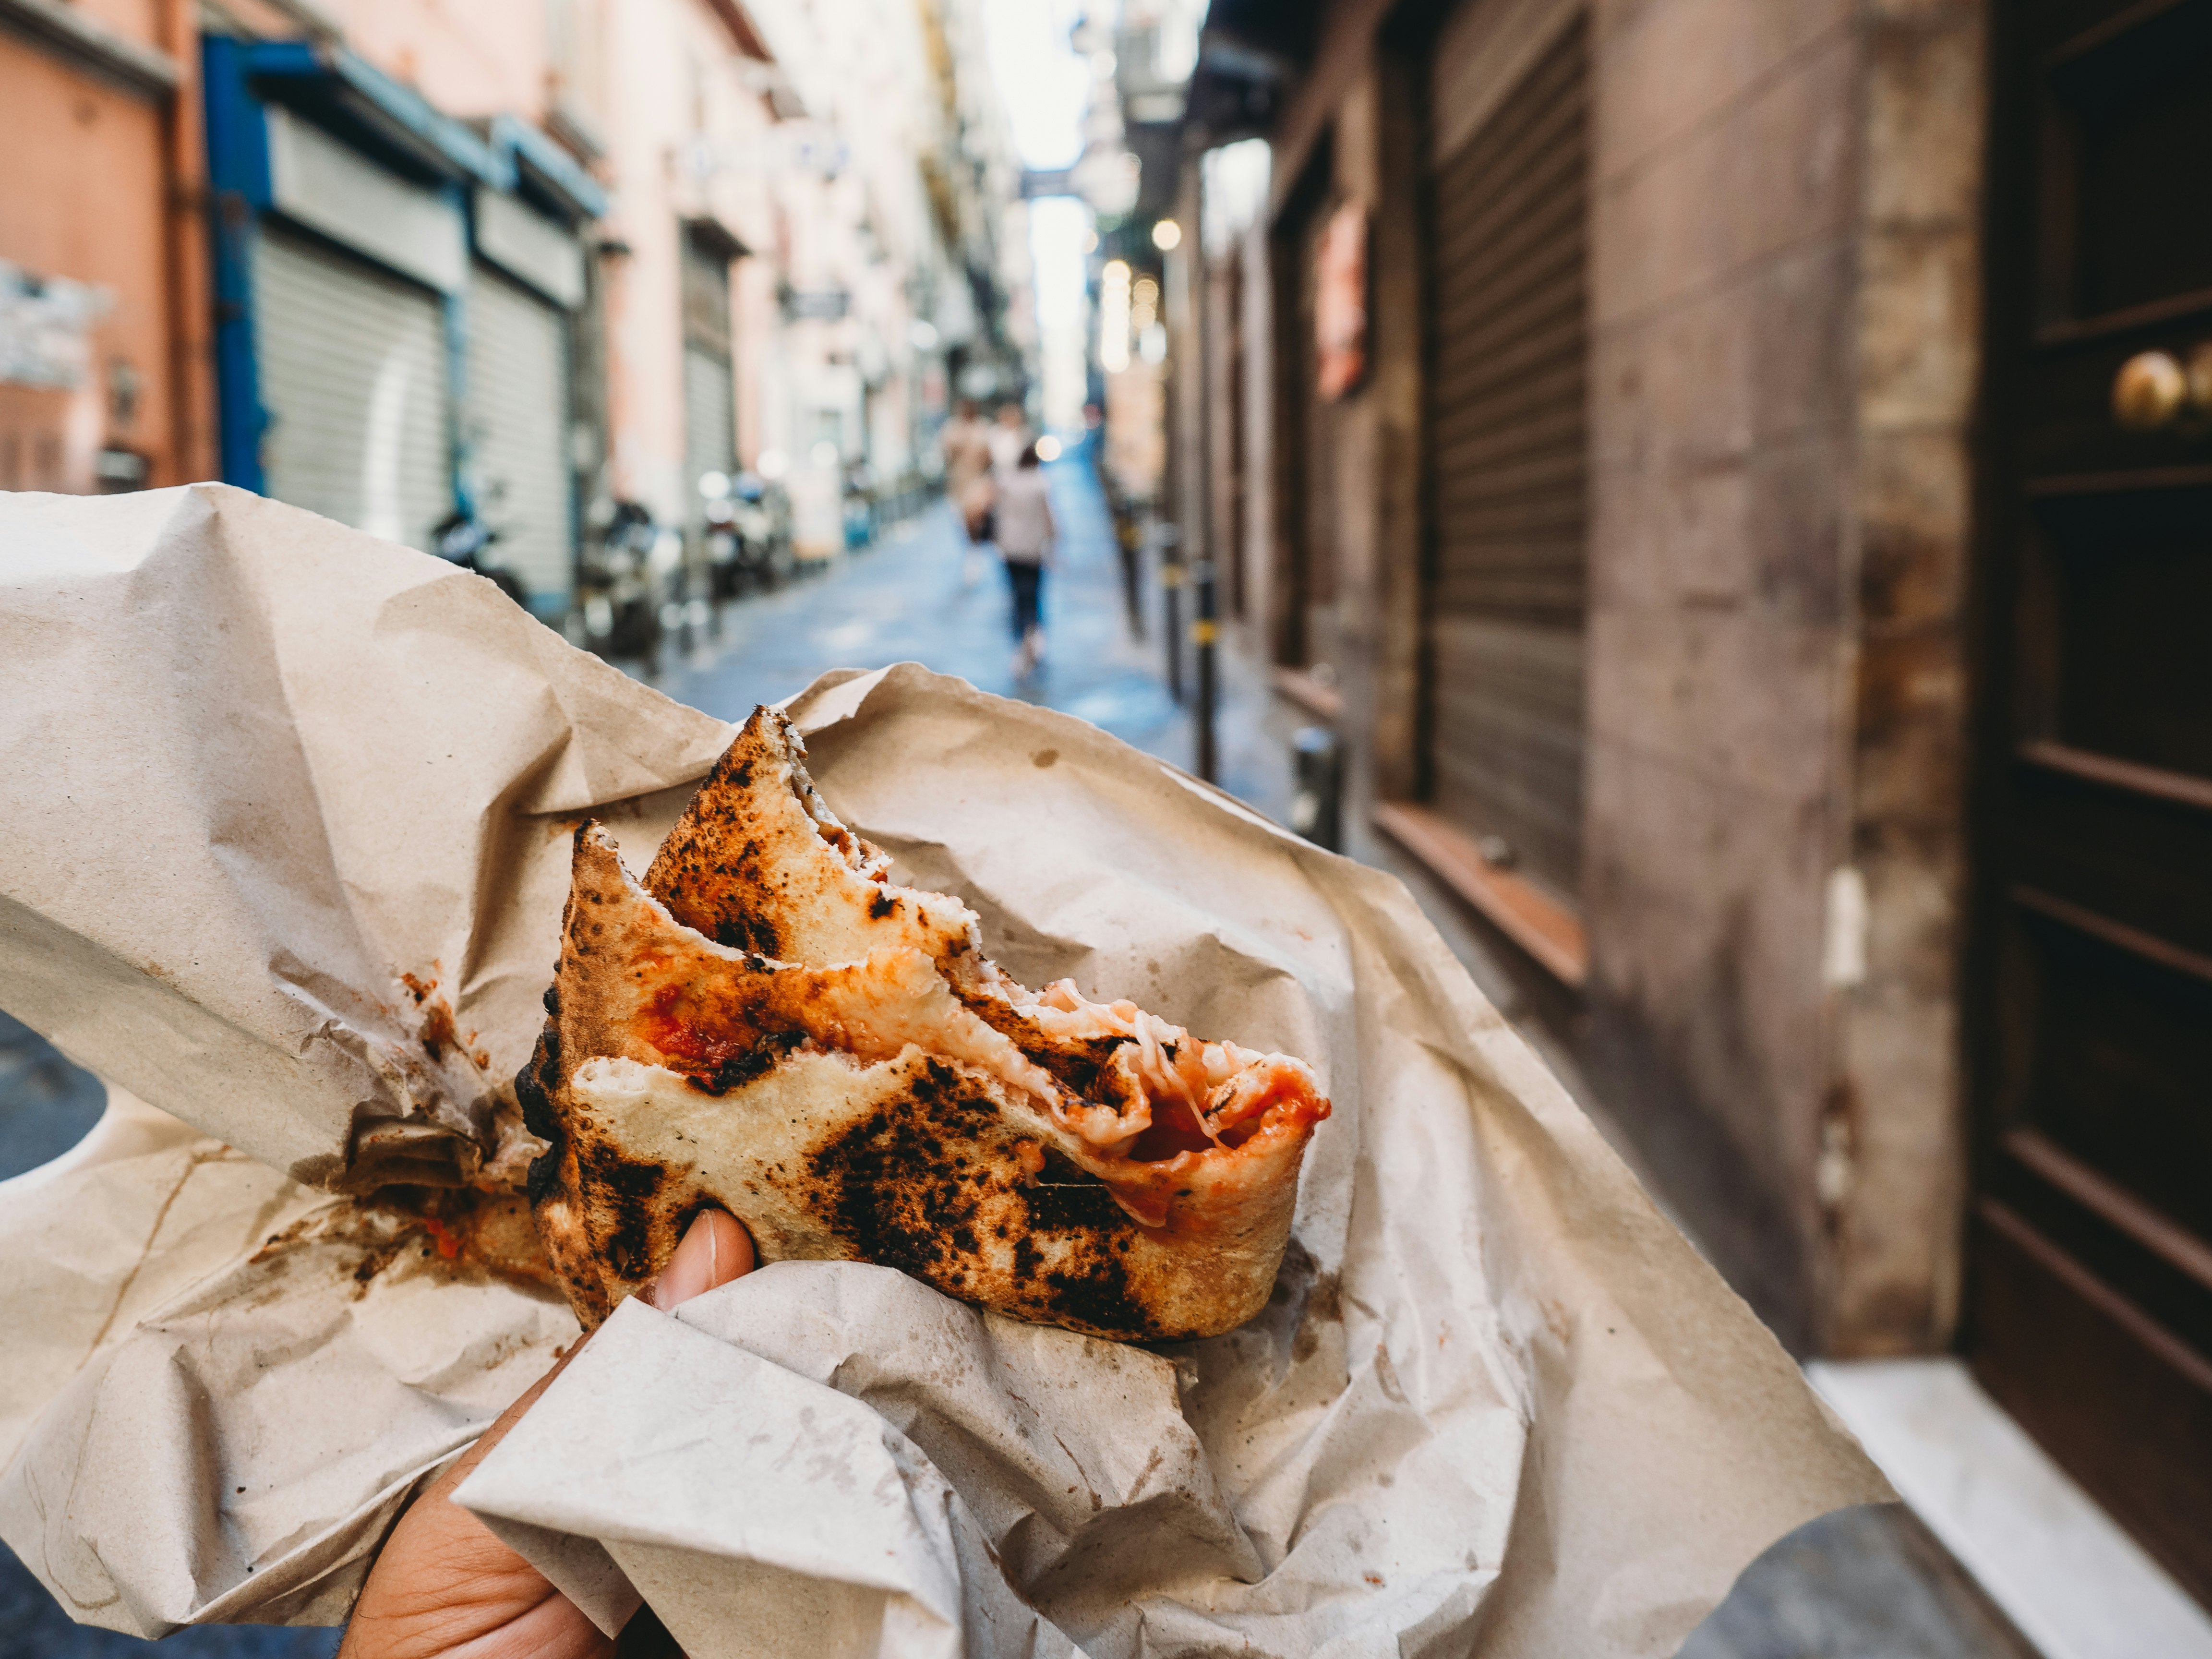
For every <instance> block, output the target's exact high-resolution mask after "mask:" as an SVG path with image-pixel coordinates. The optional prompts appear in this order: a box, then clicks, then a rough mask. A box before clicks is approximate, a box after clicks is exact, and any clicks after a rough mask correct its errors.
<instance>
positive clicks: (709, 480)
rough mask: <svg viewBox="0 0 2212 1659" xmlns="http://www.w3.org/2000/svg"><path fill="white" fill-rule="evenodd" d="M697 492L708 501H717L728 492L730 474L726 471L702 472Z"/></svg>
mask: <svg viewBox="0 0 2212 1659" xmlns="http://www.w3.org/2000/svg"><path fill="white" fill-rule="evenodd" d="M699 493H700V494H701V495H704V496H705V497H706V498H707V499H708V501H720V500H721V499H722V497H723V496H725V495H728V494H729V493H730V475H729V474H728V473H726V472H702V473H701V474H700V475H699Z"/></svg>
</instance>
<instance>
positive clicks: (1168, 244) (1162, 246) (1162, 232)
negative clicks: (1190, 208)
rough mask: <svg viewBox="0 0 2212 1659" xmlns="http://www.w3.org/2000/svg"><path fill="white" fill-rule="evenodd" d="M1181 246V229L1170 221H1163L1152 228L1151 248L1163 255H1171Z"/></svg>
mask: <svg viewBox="0 0 2212 1659" xmlns="http://www.w3.org/2000/svg"><path fill="white" fill-rule="evenodd" d="M1152 246H1154V247H1156V248H1158V249H1159V251H1160V252H1163V253H1171V252H1174V251H1175V250H1176V248H1178V247H1180V246H1182V226H1181V225H1179V224H1177V223H1176V222H1175V221H1174V220H1172V219H1163V220H1161V221H1160V222H1159V223H1158V224H1156V225H1154V226H1153V227H1152Z"/></svg>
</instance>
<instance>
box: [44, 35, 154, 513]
mask: <svg viewBox="0 0 2212 1659" xmlns="http://www.w3.org/2000/svg"><path fill="white" fill-rule="evenodd" d="M137 9H140V10H143V11H146V12H149V13H150V12H151V11H152V9H153V8H152V6H151V5H150V3H149V4H146V5H144V6H142V7H139V8H137ZM102 10H103V11H108V12H116V13H118V14H122V15H125V16H127V15H128V14H129V13H130V12H131V10H132V8H131V6H130V5H127V4H125V3H123V0H113V3H110V4H108V5H106V6H104V7H103V8H102ZM166 123H167V114H166V112H165V111H164V110H163V109H162V108H161V106H157V105H155V104H152V103H149V102H147V101H144V100H141V99H138V98H136V97H134V96H132V95H131V94H129V93H125V92H122V91H119V90H118V89H116V88H112V87H111V86H109V85H108V84H106V82H100V81H95V80H93V79H90V78H89V77H88V76H84V75H82V74H81V73H80V72H78V71H77V70H74V69H72V68H70V66H69V65H68V64H65V63H63V62H62V61H60V60H58V59H57V58H54V57H52V56H51V55H49V54H48V53H46V52H43V51H41V50H40V49H39V48H38V47H36V46H32V45H29V44H27V42H25V41H23V40H20V39H19V38H17V37H15V36H14V35H12V34H0V155H6V156H7V157H8V167H7V171H6V173H5V175H4V177H0V258H5V259H9V260H11V261H13V262H14V263H15V264H18V265H20V266H22V267H23V268H25V269H26V270H29V271H31V272H33V274H35V275H37V276H66V277H70V278H73V279H75V280H76V281H78V282H82V283H96V284H99V285H100V286H101V287H103V288H105V289H108V290H110V291H111V292H112V296H113V303H112V307H111V308H110V309H109V311H108V313H106V317H105V319H103V320H102V321H100V323H99V324H98V325H96V326H95V327H94V331H93V335H92V338H93V352H92V373H91V374H89V375H88V377H87V380H86V383H85V384H84V385H82V386H78V387H76V388H75V389H74V390H71V391H51V390H44V389H35V388H32V387H27V386H0V489H65V490H71V491H83V490H88V489H91V488H92V487H93V474H92V464H93V457H94V452H96V451H97V450H98V449H99V448H100V447H101V446H102V445H103V444H115V445H118V446H121V447H128V448H131V449H134V450H137V451H138V452H140V453H143V454H144V455H146V456H147V457H148V458H149V461H150V463H151V471H150V476H149V483H154V484H165V483H177V482H179V481H180V467H179V459H178V457H177V455H176V453H175V430H174V425H175V414H176V411H175V409H174V406H173V398H174V388H173V380H172V377H173V373H174V369H175V358H174V355H173V351H172V343H173V342H172V338H171V326H172V325H171V312H170V299H169V282H170V274H169V269H168V265H169V258H168V248H167V212H168V209H167V203H166V199H165V196H166V192H165V188H164V173H165V167H166V161H165V154H166V150H165V144H166V136H165V126H166ZM118 364H122V365H127V366H128V367H129V368H131V370H133V371H135V372H136V374H137V383H138V388H139V390H138V395H137V407H136V409H135V410H132V411H128V413H129V415H130V418H129V419H128V421H127V422H124V421H121V420H119V419H118V416H120V415H122V414H124V413H125V412H126V411H124V410H118V409H116V408H115V407H114V401H115V400H114V399H112V398H111V397H110V395H109V385H110V380H111V374H112V369H113V368H114V366H116V365H118Z"/></svg>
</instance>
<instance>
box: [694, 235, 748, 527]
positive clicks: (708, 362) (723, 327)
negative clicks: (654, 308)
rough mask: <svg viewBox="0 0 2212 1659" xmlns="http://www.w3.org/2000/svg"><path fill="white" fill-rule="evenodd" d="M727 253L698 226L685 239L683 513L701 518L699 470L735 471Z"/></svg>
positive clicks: (734, 391) (696, 521) (697, 522)
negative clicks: (684, 503) (684, 501)
mask: <svg viewBox="0 0 2212 1659" xmlns="http://www.w3.org/2000/svg"><path fill="white" fill-rule="evenodd" d="M730 346H731V340H730V251H729V249H728V248H727V247H726V246H720V245H719V244H717V243H716V242H715V241H714V239H713V238H712V236H711V235H709V234H706V233H705V232H703V231H702V228H701V227H698V226H693V227H691V228H689V229H688V230H687V231H686V234H685V235H684V495H685V498H686V506H685V508H684V515H685V518H686V519H687V520H688V521H689V522H690V524H691V525H692V526H694V528H695V529H696V527H697V526H699V525H700V524H702V522H703V513H704V508H705V505H706V504H705V502H704V501H702V499H701V498H700V495H699V478H700V475H701V474H702V473H707V472H729V471H733V470H734V469H735V467H736V464H737V453H738V432H737V389H736V376H735V374H733V373H732V369H731V362H730Z"/></svg>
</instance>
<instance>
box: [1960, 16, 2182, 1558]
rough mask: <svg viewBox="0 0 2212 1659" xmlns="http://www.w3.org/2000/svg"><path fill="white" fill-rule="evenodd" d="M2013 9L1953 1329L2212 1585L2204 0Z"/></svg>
mask: <svg viewBox="0 0 2212 1659" xmlns="http://www.w3.org/2000/svg"><path fill="white" fill-rule="evenodd" d="M1993 11H1994V13H1995V14H1996V18H1997V28H1998V33H1997V35H1996V40H1995V42H1994V45H1995V48H1996V50H1995V55H1994V58H1993V60H1992V61H1993V64H1994V66H1995V71H1996V94H1997V96H1996V122H1995V125H1994V128H1993V134H1994V142H1993V148H1992V152H1991V158H1992V216H1991V222H1990V225H1991V235H1990V277H1989V290H1988V294H1989V307H1990V365H1989V367H1990V400H1989V410H1990V422H1989V426H1990V449H1989V457H1988V474H1987V488H1986V490H1985V492H1984V501H1985V507H1986V517H1987V531H1988V537H1987V544H1988V548H1989V560H1988V566H1987V569H1986V580H1985V583H1984V592H1985V597H1986V603H1987V605H1988V610H1987V611H1986V613H1985V614H1986V616H1987V617H1988V619H1989V626H1988V629H1987V638H1988V642H1989V657H1988V665H1989V672H1988V674H1987V676H1986V680H1985V684H1986V696H1985V699H1984V701H1985V704H1986V724H1985V741H1984V746H1983V757H1984V774H1983V779H1982V784H1983V787H1982V792H1981V802H1982V810H1981V820H1982V828H1981V835H1980V853H1981V857H1980V860H1979V864H1980V875H1981V880H1980V883H1979V889H1980V917H1979V921H1980V926H1979V929H1978V932H1979V938H1980V945H1979V950H1978V957H1977V960H1976V963H1975V966H1974V972H1973V979H1974V981H1975V983H1976V986H1977V987H1978V996H1979V999H1980V1001H1981V1004H1982V1006H1981V1007H1980V1010H1979V1012H1980V1014H1981V1016H1982V1018H1981V1020H1980V1029H1981V1031H1982V1033H1983V1036H1982V1039H1981V1041H1980V1042H1978V1055H1977V1060H1978V1066H1977V1076H1978V1092H1979V1094H1980V1097H1981V1115H1980V1128H1981V1132H1982V1133H1981V1146H1980V1147H1979V1154H1978V1173H1977V1186H1978V1191H1977V1193H1976V1195H1975V1201H1974V1204H1973V1206H1972V1221H1971V1229H1972V1237H1971V1250H1970V1257H1969V1261H1970V1273H1971V1279H1970V1299H1969V1304H1968V1307H1967V1321H1966V1346H1967V1351H1968V1353H1969V1355H1970V1357H1971V1359H1972V1364H1973V1367H1974V1370H1975V1372H1976V1374H1977V1375H1978V1376H1979V1377H1980V1378H1981V1379H1982V1381H1983V1383H1984V1385H1985V1386H1986V1387H1987V1388H1988V1389H1990V1392H1991V1393H1992V1394H1994V1395H1996V1397H1997V1399H1998V1400H2000V1401H2002V1403H2003V1404H2004V1405H2005V1407H2007V1408H2008V1410H2010V1411H2011V1412H2012V1413H2014V1414H2015V1416H2016V1417H2017V1418H2018V1419H2020V1420H2021V1423H2023V1424H2024V1425H2026V1426H2027V1429H2028V1430H2029V1431H2030V1432H2031V1433H2033V1434H2034V1435H2035V1436H2036V1437H2038V1438H2039V1440H2041V1441H2042V1442H2043V1443H2044V1444H2045V1446H2047V1447H2048V1448H2049V1449H2051V1452H2052V1454H2053V1455H2056V1456H2057V1458H2058V1460H2059V1461H2060V1462H2062V1463H2063V1464H2064V1465H2065V1466H2066V1468H2068V1469H2069V1471H2070V1472H2071V1473H2072V1474H2074V1475H2075V1477H2076V1478H2077V1479H2079V1480H2081V1482H2082V1484H2083V1485H2084V1486H2087V1487H2088V1488H2089V1489H2090V1490H2091V1491H2092V1492H2094V1493H2095V1494H2096V1496H2097V1497H2098V1498H2100V1500H2101V1501H2102V1502H2103V1503H2104V1504H2106V1506H2107V1507H2108V1508H2109V1509H2110V1510H2112V1513H2113V1514H2114V1515H2115V1516H2118V1518H2119V1519H2120V1520H2121V1522H2123V1523H2124V1524H2125V1525H2126V1526H2127V1527H2129V1528H2130V1529H2131V1530H2132V1531H2133V1532H2134V1533H2135V1534H2136V1536H2137V1537H2138V1538H2140V1539H2141V1540H2142V1542H2143V1543H2144V1545H2145V1546H2146V1547H2148V1549H2149V1550H2150V1551H2151V1552H2152V1553H2154V1554H2155V1555H2156V1556H2157V1557H2158V1558H2159V1559H2160V1560H2162V1561H2163V1562H2164V1563H2165V1564H2166V1566H2167V1567H2168V1568H2169V1569H2170V1570H2171V1571H2172V1572H2173V1573H2174V1574H2175V1575H2176V1577H2178V1578H2179V1579H2180V1580H2181V1581H2182V1583H2185V1585H2187V1586H2188V1587H2189V1588H2190V1589H2191V1590H2192V1592H2193V1593H2194V1594H2196V1595H2197V1596H2198V1597H2199V1598H2200V1599H2204V1600H2206V1601H2212V214H2208V213H2207V212H2206V211H2205V204H2206V203H2207V202H2208V201H2212V0H2151V3H2144V0H2132V3H2123V0H2032V3H2021V4H2013V5H2006V6H2000V7H1996V8H1994V9H1993ZM2148 354H2157V355H2155V356H2152V355H2148ZM2116 391H2117V392H2118V404H2116V402H2115V398H2116Z"/></svg>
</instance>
